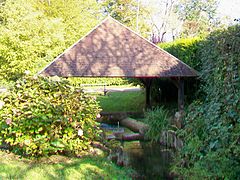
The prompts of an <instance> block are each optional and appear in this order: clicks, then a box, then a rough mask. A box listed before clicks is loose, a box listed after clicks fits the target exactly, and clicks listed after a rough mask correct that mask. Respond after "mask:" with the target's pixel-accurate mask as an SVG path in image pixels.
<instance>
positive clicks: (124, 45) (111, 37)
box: [40, 17, 197, 77]
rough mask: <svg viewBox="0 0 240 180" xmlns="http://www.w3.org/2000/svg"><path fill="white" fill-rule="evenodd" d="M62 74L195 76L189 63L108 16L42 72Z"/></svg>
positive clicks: (78, 75)
mask: <svg viewBox="0 0 240 180" xmlns="http://www.w3.org/2000/svg"><path fill="white" fill-rule="evenodd" d="M40 74H43V75H44V76H61V77H91V76H93V77H191V76H197V75H196V72H195V71H194V70H193V69H192V68H190V67H189V66H188V65H186V64H185V63H183V62H182V61H180V60H179V59H177V58H176V57H174V56H172V55H171V54H169V53H167V52H166V51H164V50H162V49H161V48H159V47H157V46H156V45H154V44H153V43H151V42H150V41H148V40H146V39H145V38H143V37H141V36H140V35H138V34H137V33H135V32H134V31H132V30H130V29H129V28H127V27H126V26H124V25H122V24H121V23H119V22H118V21H116V20H115V19H113V18H111V17H108V18H106V19H105V20H104V21H103V22H102V23H101V24H100V25H98V26H97V27H96V28H94V29H93V30H92V31H91V32H89V33H88V34H87V35H86V36H85V37H83V38H82V39H80V40H79V41H78V42H76V43H75V44H74V45H73V46H71V47H70V48H68V49H67V50H66V51H65V52H63V53H62V54H61V55H59V56H58V57H57V58H56V59H55V60H54V61H53V62H52V63H51V64H50V65H48V66H47V67H46V68H45V69H43V71H41V72H40Z"/></svg>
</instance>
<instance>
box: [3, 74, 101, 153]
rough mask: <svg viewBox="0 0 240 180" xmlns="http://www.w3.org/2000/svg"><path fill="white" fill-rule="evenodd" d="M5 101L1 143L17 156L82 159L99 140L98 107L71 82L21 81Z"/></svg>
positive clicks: (4, 96)
mask: <svg viewBox="0 0 240 180" xmlns="http://www.w3.org/2000/svg"><path fill="white" fill-rule="evenodd" d="M1 100H2V101H3V102H4V105H3V106H2V107H0V118H1V119H0V133H1V134H0V140H1V142H2V143H5V144H8V145H9V147H10V150H11V151H13V152H15V153H18V154H21V155H26V156H34V157H37V156H46V155H50V154H59V153H68V154H74V155H78V154H80V153H82V152H84V151H87V150H88V149H89V148H90V146H91V141H93V140H96V139H97V138H99V128H98V127H97V124H96V122H95V118H96V116H97V114H98V113H99V106H98V104H97V103H96V101H95V99H94V98H93V97H91V96H88V95H86V94H84V93H83V92H82V91H81V90H78V91H76V90H75V89H74V88H73V87H71V86H70V85H69V83H68V82H67V81H53V80H50V79H48V78H43V77H37V78H30V77H28V78H25V79H22V80H19V81H17V82H16V83H15V85H14V86H13V88H12V89H10V91H9V92H8V93H6V94H3V95H2V97H1ZM2 104H3V103H2ZM81 133H83V135H81Z"/></svg>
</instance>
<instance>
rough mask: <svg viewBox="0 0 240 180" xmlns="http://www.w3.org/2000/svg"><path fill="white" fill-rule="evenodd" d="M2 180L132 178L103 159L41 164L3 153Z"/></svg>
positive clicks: (0, 158)
mask: <svg viewBox="0 0 240 180" xmlns="http://www.w3.org/2000/svg"><path fill="white" fill-rule="evenodd" d="M1 179H34V180H37V179H131V178H130V170H128V169H127V168H121V167H118V166H116V165H115V164H113V163H112V162H110V161H108V160H107V159H106V158H103V157H85V158H81V159H80V158H68V157H65V156H58V155H55V156H51V157H50V158H42V159H40V160H38V161H33V160H29V159H24V158H21V159H20V158H19V157H18V156H16V155H14V154H9V153H6V152H3V151H1V150H0V180H1Z"/></svg>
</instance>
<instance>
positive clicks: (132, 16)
mask: <svg viewBox="0 0 240 180" xmlns="http://www.w3.org/2000/svg"><path fill="white" fill-rule="evenodd" d="M101 5H102V7H103V10H104V13H106V14H109V15H110V16H111V17H113V18H115V19H116V20H118V21H120V22H121V23H123V24H124V25H126V26H128V27H130V28H131V29H132V30H134V31H136V32H138V33H139V34H141V35H143V36H144V37H147V36H148V35H149V32H150V23H149V21H148V19H149V14H150V9H149V8H148V7H147V6H145V5H144V4H143V3H141V1H140V0H106V1H104V2H102V3H101Z"/></svg>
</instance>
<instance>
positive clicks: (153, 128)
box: [144, 107, 170, 141]
mask: <svg viewBox="0 0 240 180" xmlns="http://www.w3.org/2000/svg"><path fill="white" fill-rule="evenodd" d="M144 121H145V123H146V124H148V125H149V128H148V130H147V132H146V136H147V137H148V138H149V139H151V140H153V141H159V140H160V138H161V133H162V131H164V130H167V127H168V125H169V123H170V119H169V113H168V111H167V110H166V109H164V108H163V107H157V108H155V109H153V110H149V111H147V112H146V115H145V119H144Z"/></svg>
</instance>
